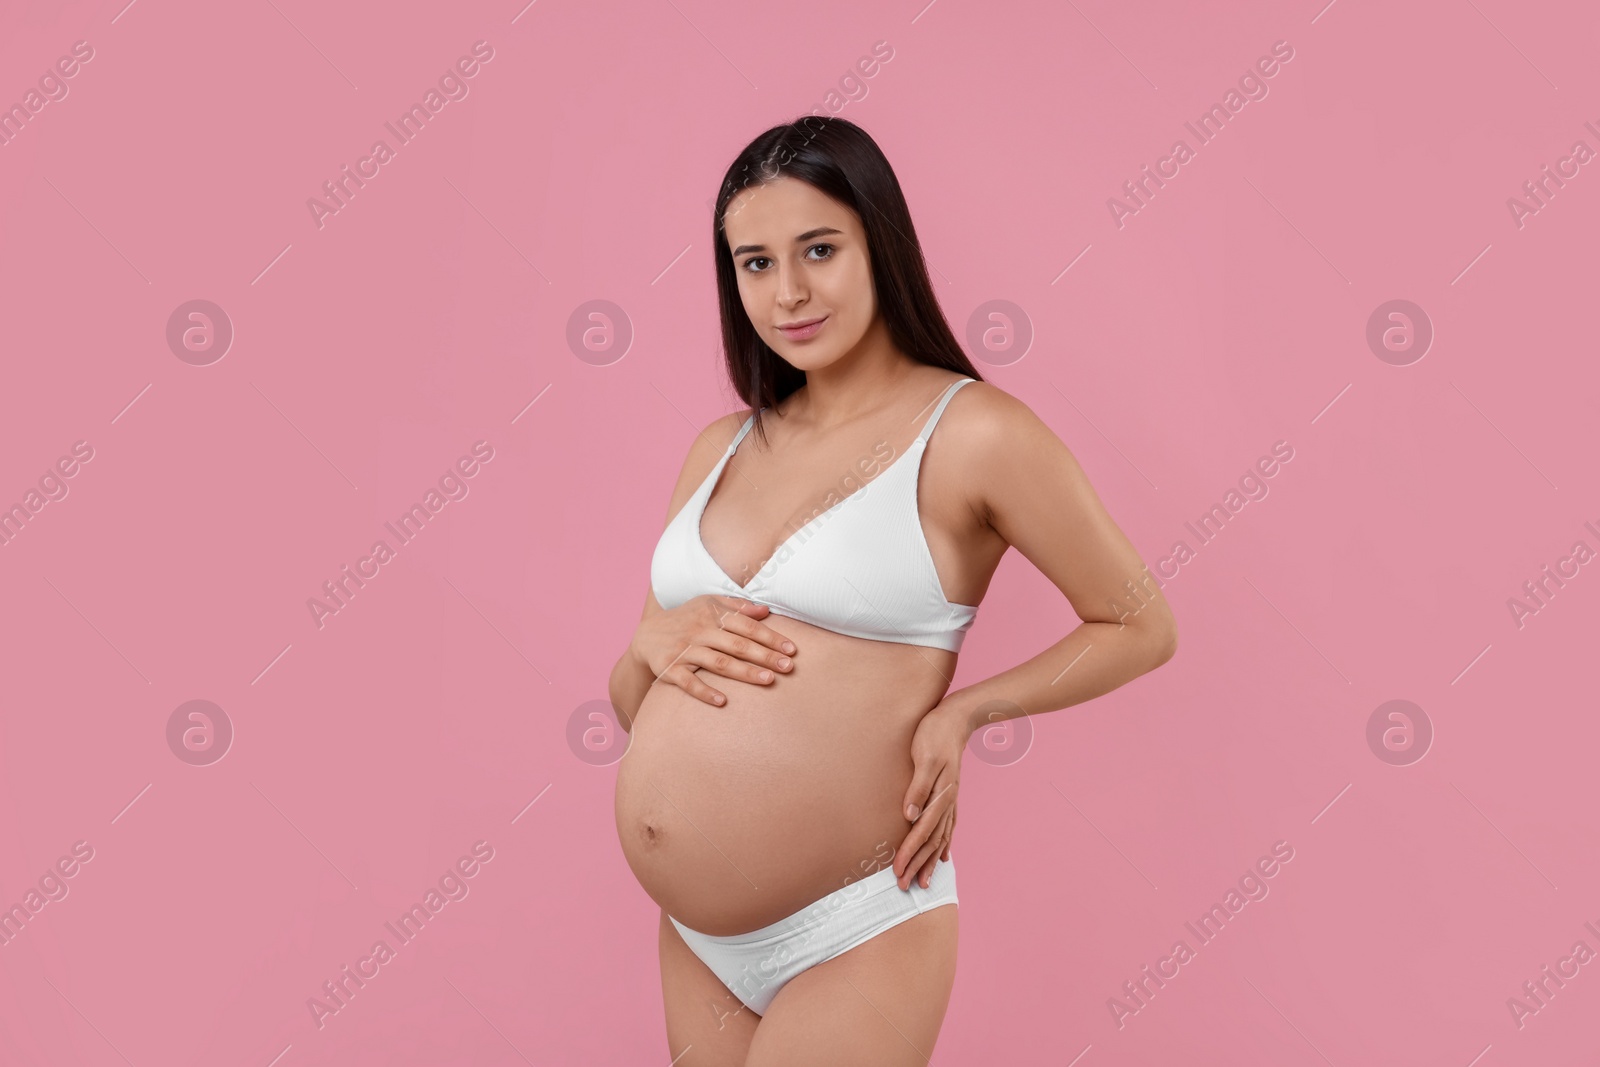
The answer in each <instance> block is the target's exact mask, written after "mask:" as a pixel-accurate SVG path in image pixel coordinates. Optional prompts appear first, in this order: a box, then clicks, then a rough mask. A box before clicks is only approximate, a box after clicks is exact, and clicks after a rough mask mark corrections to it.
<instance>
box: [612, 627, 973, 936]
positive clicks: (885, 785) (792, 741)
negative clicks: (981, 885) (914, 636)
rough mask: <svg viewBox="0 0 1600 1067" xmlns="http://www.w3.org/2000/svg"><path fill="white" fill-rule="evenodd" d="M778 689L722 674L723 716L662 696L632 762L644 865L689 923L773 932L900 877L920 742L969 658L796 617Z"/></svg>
mask: <svg viewBox="0 0 1600 1067" xmlns="http://www.w3.org/2000/svg"><path fill="white" fill-rule="evenodd" d="M763 621H764V622H766V624H767V625H769V626H771V627H772V628H773V629H774V630H777V631H779V632H780V633H782V634H783V635H784V636H786V637H788V638H789V639H790V640H791V641H793V642H794V643H795V647H796V648H797V649H798V651H797V653H796V654H795V657H794V664H795V667H794V670H792V671H790V672H789V673H787V674H779V675H778V677H777V680H776V681H775V682H773V683H772V684H770V685H764V686H763V685H754V684H750V683H746V682H741V681H736V680H734V679H731V678H724V677H721V676H719V675H715V674H712V673H710V672H708V671H700V672H699V675H700V677H701V679H702V680H703V681H705V682H706V684H708V685H710V686H712V687H714V688H716V689H718V690H720V691H721V692H723V693H724V694H726V695H727V697H728V702H727V703H726V704H724V705H722V706H721V707H717V706H715V705H712V704H707V703H705V702H704V701H702V700H700V699H698V698H696V697H692V696H690V695H689V694H687V693H685V692H684V691H683V690H682V689H680V688H679V687H677V686H675V685H669V684H665V683H661V682H657V683H656V684H655V685H653V686H651V687H650V690H649V693H648V694H647V695H646V696H645V699H644V702H643V703H642V704H641V705H640V707H639V711H638V714H637V715H636V716H635V718H634V724H633V730H632V733H631V739H630V743H629V746H628V750H627V753H626V755H624V756H623V757H622V760H621V761H620V762H619V763H618V765H617V790H616V819H617V834H618V837H619V839H620V841H621V844H622V851H623V855H624V856H625V857H626V859H627V861H628V866H629V867H630V868H631V869H632V870H633V873H634V876H635V877H636V878H638V880H639V884H640V885H641V886H643V887H644V890H645V892H646V893H648V894H649V895H650V897H651V899H653V900H654V901H655V902H656V903H657V904H659V905H661V907H662V908H664V909H665V910H666V912H667V914H669V915H671V916H672V917H673V918H675V919H677V920H678V921H679V922H681V923H683V924H684V925H685V926H688V927H690V928H691V929H694V930H699V931H700V932H702V933H706V934H713V935H718V936H722V935H727V934H738V933H746V932H748V931H751V930H757V929H760V928H761V927H763V926H767V925H769V924H771V923H774V922H776V921H778V920H779V919H782V918H784V917H786V916H788V915H791V914H793V913H794V912H796V911H799V910H800V909H801V908H803V907H805V906H806V905H807V904H810V903H812V902H813V901H816V900H818V899H820V898H822V897H823V896H826V895H827V894H828V893H830V892H832V891H833V890H835V889H838V888H840V887H841V886H844V885H846V884H848V883H850V882H853V881H855V880H856V879H859V878H862V877H864V876H866V875H868V874H871V873H873V872H874V871H877V870H881V869H883V868H885V867H888V866H890V865H892V863H893V858H894V851H895V849H897V848H899V847H900V843H901V842H902V841H903V840H904V839H905V835H906V833H907V832H908V831H909V830H910V828H911V824H910V823H909V822H908V821H907V820H906V818H905V816H904V814H903V812H902V810H901V808H902V806H903V805H904V803H905V792H906V789H907V788H908V787H909V786H910V784H911V736H912V734H913V733H914V732H915V730H916V726H917V723H918V721H919V720H920V719H921V718H922V716H923V715H924V714H925V713H926V712H927V711H928V709H930V708H932V707H933V706H935V705H936V704H937V703H938V702H939V700H940V699H941V698H942V697H943V696H944V694H945V692H946V691H947V689H948V688H949V683H948V681H947V680H946V679H948V678H949V677H951V676H952V675H953V674H954V672H955V663H956V655H955V654H954V653H952V652H947V651H945V650H943V649H937V648H925V647H922V646H919V645H904V644H894V643H890V642H885V641H868V640H865V639H862V638H856V637H847V636H844V635H842V634H836V633H833V632H831V631H829V630H823V629H819V628H818V627H815V626H811V625H809V624H807V623H803V622H800V621H799V620H796V619H789V618H785V617H783V616H779V615H769V616H768V617H767V618H766V619H765V620H763Z"/></svg>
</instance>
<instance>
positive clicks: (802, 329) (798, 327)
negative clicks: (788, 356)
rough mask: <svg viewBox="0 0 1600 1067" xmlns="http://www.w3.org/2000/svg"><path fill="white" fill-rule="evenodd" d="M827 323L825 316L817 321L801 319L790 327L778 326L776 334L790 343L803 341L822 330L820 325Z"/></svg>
mask: <svg viewBox="0 0 1600 1067" xmlns="http://www.w3.org/2000/svg"><path fill="white" fill-rule="evenodd" d="M827 321H828V316H826V315H824V316H822V317H821V318H818V319H802V320H800V321H799V322H797V323H794V324H791V325H786V326H779V327H778V332H780V333H782V334H783V336H785V337H787V338H788V339H789V340H791V341H804V340H805V339H806V338H808V337H814V336H815V335H816V332H817V331H818V330H820V329H822V324H823V323H825V322H827Z"/></svg>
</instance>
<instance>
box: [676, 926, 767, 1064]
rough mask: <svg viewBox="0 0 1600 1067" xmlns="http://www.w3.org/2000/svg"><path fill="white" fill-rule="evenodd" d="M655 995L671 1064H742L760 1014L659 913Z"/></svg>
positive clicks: (759, 1019)
mask: <svg viewBox="0 0 1600 1067" xmlns="http://www.w3.org/2000/svg"><path fill="white" fill-rule="evenodd" d="M660 944H661V1000H662V1003H663V1005H664V1006H665V1008H666V1012H667V1051H668V1052H669V1053H670V1055H669V1056H668V1057H667V1058H668V1059H669V1060H671V1061H672V1064H673V1067H743V1065H744V1062H745V1055H746V1053H747V1052H748V1051H749V1049H750V1039H751V1037H753V1036H754V1035H755V1032H756V1024H757V1023H758V1022H760V1021H761V1016H759V1015H757V1014H756V1013H755V1012H753V1011H751V1010H750V1009H749V1008H747V1007H745V1006H744V1004H743V1003H742V1002H741V1001H740V1000H739V998H738V997H736V996H734V995H733V992H732V991H731V990H730V989H729V988H728V987H727V986H725V985H723V984H722V979H720V978H718V977H717V976H716V975H715V974H712V973H711V969H710V968H709V967H707V966H706V965H705V964H704V963H701V962H700V957H699V956H696V955H695V954H694V952H693V950H691V949H690V948H689V946H688V945H686V944H684V942H683V938H682V937H680V936H679V935H678V929H677V927H675V926H673V925H672V922H671V920H669V919H668V918H667V913H666V912H665V911H663V912H662V913H661V936H660Z"/></svg>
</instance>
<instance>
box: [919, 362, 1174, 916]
mask: <svg viewBox="0 0 1600 1067" xmlns="http://www.w3.org/2000/svg"><path fill="white" fill-rule="evenodd" d="M966 391H967V392H976V393H980V394H981V398H982V402H981V403H973V404H970V405H968V406H967V409H966V410H965V411H963V412H962V417H961V419H960V423H959V424H960V427H961V428H960V436H961V440H962V447H961V449H960V450H952V451H951V455H950V456H949V460H950V464H951V466H953V467H959V468H960V469H959V470H958V471H957V474H956V476H957V477H958V478H960V479H961V484H966V485H972V486H974V487H975V489H974V494H975V495H974V500H973V506H974V508H975V510H976V511H977V513H978V514H979V515H980V516H982V517H983V519H984V521H985V522H986V523H987V524H988V525H989V527H990V528H992V529H993V530H994V531H995V532H996V533H998V534H999V535H1000V536H1001V537H1002V538H1003V539H1004V540H1005V542H1006V543H1007V544H1008V545H1010V546H1012V547H1013V548H1015V549H1016V550H1017V551H1018V552H1021V553H1022V555H1023V556H1025V557H1026V558H1027V559H1028V561H1029V562H1030V563H1032V564H1033V565H1034V566H1035V567H1037V568H1039V570H1040V571H1041V572H1042V573H1043V574H1044V576H1045V577H1046V578H1049V579H1050V581H1051V582H1052V583H1054V585H1055V587H1056V588H1057V589H1059V590H1061V593H1062V595H1063V596H1065V597H1066V598H1067V600H1068V602H1069V603H1070V604H1071V605H1072V610H1073V611H1074V612H1075V613H1076V614H1077V616H1078V618H1079V619H1080V620H1081V622H1080V625H1079V626H1077V627H1076V628H1075V629H1074V630H1072V631H1071V632H1070V633H1068V634H1067V635H1066V636H1065V637H1063V638H1061V639H1060V640H1059V641H1057V642H1056V643H1055V644H1053V645H1051V646H1050V647H1049V648H1047V649H1045V650H1044V651H1043V652H1040V653H1039V654H1038V655H1036V656H1034V657H1033V658H1032V659H1029V660H1027V661H1025V662H1023V663H1019V664H1017V665H1016V666H1015V667H1012V668H1010V669H1009V670H1006V671H1003V672H1001V673H1000V674H996V675H994V676H993V677H990V678H985V679H984V680H983V681H981V682H977V683H975V684H973V685H969V686H967V687H965V688H963V689H959V690H956V691H954V692H951V693H948V694H946V696H945V698H944V699H943V700H941V701H940V702H939V703H938V705H936V706H935V707H934V708H933V709H932V710H931V711H929V712H928V713H927V715H925V716H924V717H923V719H922V721H921V722H920V723H919V724H918V726H917V730H916V733H915V735H914V736H913V738H912V742H911V759H912V763H913V766H914V772H913V776H912V779H911V786H910V788H909V789H908V790H907V792H906V799H905V804H906V813H905V814H906V818H907V819H908V820H911V821H912V827H911V831H910V833H908V834H907V835H906V839H905V841H904V842H903V843H902V844H901V845H900V848H899V849H898V850H896V852H895V858H894V869H895V874H896V875H897V876H898V880H899V882H900V883H901V888H905V887H907V886H909V885H910V883H911V881H912V880H913V879H915V880H917V881H919V882H926V881H927V879H928V878H929V877H931V875H932V873H933V868H934V864H935V863H937V862H938V860H939V859H940V858H943V859H949V856H950V851H949V849H950V834H951V833H952V831H953V830H954V828H955V803H956V793H957V788H956V787H957V785H958V783H959V780H960V775H961V755H962V752H963V751H965V749H966V745H967V740H968V738H970V737H971V736H972V734H973V733H975V732H976V731H977V730H979V729H982V728H983V727H985V726H987V725H989V724H991V723H995V722H1001V721H1003V720H1006V719H1012V718H1017V717H1018V716H1021V715H1038V714H1040V713H1042V712H1046V711H1054V710H1056V709H1058V708H1065V707H1070V706H1072V705H1073V704H1081V703H1083V702H1084V701H1086V700H1091V699H1093V698H1094V697H1097V696H1099V695H1101V694H1102V693H1109V692H1110V691H1111V690H1113V689H1116V688H1117V687H1118V686H1120V685H1123V684H1124V683H1126V682H1129V681H1132V680H1133V679H1135V678H1137V677H1139V676H1140V675H1141V674H1145V673H1148V672H1149V671H1152V670H1155V669H1156V668H1157V667H1159V666H1161V665H1162V664H1163V663H1165V662H1167V661H1168V660H1169V659H1171V658H1172V656H1173V653H1175V652H1176V651H1177V648H1178V628H1177V624H1176V623H1175V622H1174V621H1173V618H1172V610H1171V609H1170V608H1169V607H1168V606H1167V602H1166V599H1165V598H1164V597H1163V596H1162V595H1161V590H1160V588H1159V587H1158V586H1157V585H1156V582H1155V579H1154V578H1152V577H1151V575H1150V572H1149V570H1148V568H1146V567H1145V565H1144V562H1143V561H1142V560H1141V559H1140V558H1139V553H1138V552H1137V551H1136V550H1135V549H1134V547H1133V544H1132V543H1131V542H1130V541H1129V540H1128V538H1127V536H1126V535H1125V534H1124V533H1123V532H1122V530H1121V529H1119V528H1118V527H1117V524H1116V523H1115V522H1113V521H1112V519H1111V516H1110V514H1108V513H1107V511H1106V509H1105V506H1104V505H1103V504H1102V503H1101V502H1100V498H1099V496H1097V495H1096V493H1095V491H1094V487H1093V486H1091V485H1090V484H1089V479H1088V478H1087V477H1086V476H1085V475H1084V473H1083V469H1082V468H1081V467H1080V466H1078V461H1077V460H1076V459H1074V458H1073V455H1072V453H1071V452H1070V451H1068V450H1067V446H1066V445H1065V444H1064V443H1062V441H1061V439H1060V438H1059V437H1057V436H1056V435H1055V433H1054V431H1052V430H1051V429H1050V428H1049V427H1048V426H1046V425H1045V424H1044V423H1043V422H1042V421H1040V419H1039V417H1038V416H1037V415H1035V414H1034V413H1033V411H1032V410H1031V409H1029V408H1028V406H1027V405H1026V404H1024V403H1023V402H1022V401H1020V400H1018V399H1016V398H1015V397H1013V396H1011V395H1010V394H1008V393H1005V392H1003V391H1001V390H999V389H992V388H991V389H982V388H981V387H979V388H974V387H969V388H968V389H967V390H966ZM974 399H978V398H977V397H975V398H974ZM946 429H947V430H949V429H950V427H946ZM958 452H959V455H958V454H957V453H958Z"/></svg>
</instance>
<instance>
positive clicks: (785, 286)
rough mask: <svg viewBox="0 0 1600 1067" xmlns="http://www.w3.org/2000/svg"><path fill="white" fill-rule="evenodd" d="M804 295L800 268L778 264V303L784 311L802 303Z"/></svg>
mask: <svg viewBox="0 0 1600 1067" xmlns="http://www.w3.org/2000/svg"><path fill="white" fill-rule="evenodd" d="M806 295H807V291H806V285H805V278H804V277H803V275H802V272H801V270H800V268H799V267H798V266H793V265H790V264H788V263H779V264H778V303H779V304H780V305H782V306H783V307H784V308H785V309H792V308H794V307H796V306H798V305H799V304H801V303H803V302H804V301H805V299H806Z"/></svg>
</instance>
